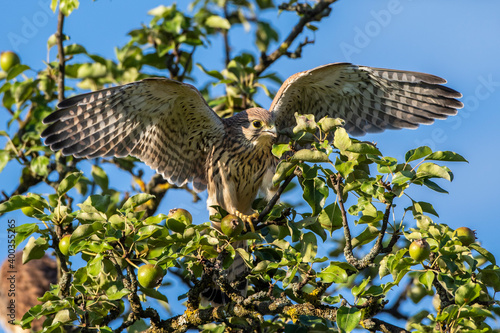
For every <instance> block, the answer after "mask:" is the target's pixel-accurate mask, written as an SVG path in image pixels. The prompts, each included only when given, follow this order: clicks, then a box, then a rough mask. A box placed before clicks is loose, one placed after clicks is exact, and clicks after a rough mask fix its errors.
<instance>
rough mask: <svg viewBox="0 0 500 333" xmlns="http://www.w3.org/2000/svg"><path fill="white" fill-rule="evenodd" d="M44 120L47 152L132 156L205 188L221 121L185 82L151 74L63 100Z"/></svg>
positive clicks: (171, 177) (165, 174)
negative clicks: (208, 162) (207, 163)
mask: <svg viewBox="0 0 500 333" xmlns="http://www.w3.org/2000/svg"><path fill="white" fill-rule="evenodd" d="M58 108H59V109H58V110H57V111H55V112H53V113H52V114H50V115H49V116H48V117H47V118H45V119H44V123H46V124H47V123H50V125H49V126H48V127H47V129H46V130H45V131H44V132H43V133H42V137H43V138H45V144H46V145H48V146H50V148H51V149H52V150H54V151H55V150H60V149H62V153H63V154H64V155H73V156H75V157H86V158H93V157H98V156H102V157H109V156H116V157H124V156H127V155H132V156H135V157H137V158H139V159H140V160H141V161H144V162H145V163H146V164H147V165H148V166H150V167H151V168H152V169H154V170H156V171H157V172H158V173H160V174H162V175H163V177H164V178H165V179H167V180H168V181H169V182H170V183H173V184H177V185H183V184H185V183H187V182H193V185H194V188H195V189H196V190H198V191H201V190H204V189H205V188H206V183H207V182H206V174H205V173H206V171H205V161H206V156H207V153H208V150H209V149H210V147H211V146H212V144H213V142H214V141H215V140H220V139H221V138H222V136H223V135H224V125H223V123H222V120H221V119H220V118H219V116H217V115H216V114H215V112H214V111H213V110H212V109H211V108H210V107H209V106H208V104H207V103H206V101H205V100H204V99H203V97H202V96H201V94H200V93H199V92H198V90H196V88H194V87H193V86H191V85H189V84H184V83H180V82H177V81H173V80H169V79H164V78H151V79H145V80H142V81H137V82H133V83H130V84H126V85H123V86H118V87H114V88H109V89H104V90H99V91H95V92H91V93H87V94H83V95H78V96H74V97H71V98H69V99H66V100H64V101H62V102H61V103H59V105H58Z"/></svg>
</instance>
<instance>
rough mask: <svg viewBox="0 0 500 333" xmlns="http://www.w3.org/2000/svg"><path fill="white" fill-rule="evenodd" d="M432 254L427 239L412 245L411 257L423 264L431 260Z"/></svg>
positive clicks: (419, 240)
mask: <svg viewBox="0 0 500 333" xmlns="http://www.w3.org/2000/svg"><path fill="white" fill-rule="evenodd" d="M429 254H431V246H430V245H429V243H427V241H426V240H425V239H418V240H416V241H413V243H411V244H410V257H412V258H413V259H414V260H416V261H418V262H422V261H424V260H426V259H428V258H429Z"/></svg>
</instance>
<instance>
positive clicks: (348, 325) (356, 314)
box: [337, 306, 362, 333]
mask: <svg viewBox="0 0 500 333" xmlns="http://www.w3.org/2000/svg"><path fill="white" fill-rule="evenodd" d="M361 315H362V313H361V310H359V309H356V308H348V307H345V306H341V307H340V308H339V309H338V310H337V326H338V328H339V330H340V332H341V333H344V332H351V331H353V330H354V329H355V328H356V327H357V326H358V324H359V322H360V320H361Z"/></svg>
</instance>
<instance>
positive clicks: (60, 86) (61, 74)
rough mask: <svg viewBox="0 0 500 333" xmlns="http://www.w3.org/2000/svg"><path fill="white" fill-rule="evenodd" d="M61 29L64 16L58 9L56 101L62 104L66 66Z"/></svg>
mask: <svg viewBox="0 0 500 333" xmlns="http://www.w3.org/2000/svg"><path fill="white" fill-rule="evenodd" d="M63 27H64V14H63V13H62V12H61V9H59V14H58V16H57V33H56V38H57V54H58V57H59V74H58V75H57V92H58V95H59V96H58V97H57V98H58V100H59V102H62V101H63V100H64V87H65V86H64V84H65V83H64V79H65V73H66V67H65V66H66V65H65V59H64V47H63V39H64V34H63Z"/></svg>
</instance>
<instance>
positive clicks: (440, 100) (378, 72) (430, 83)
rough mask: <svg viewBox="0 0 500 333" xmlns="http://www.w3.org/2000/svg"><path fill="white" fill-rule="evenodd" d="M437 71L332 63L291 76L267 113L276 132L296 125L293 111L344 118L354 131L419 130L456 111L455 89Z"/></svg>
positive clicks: (352, 132)
mask: <svg viewBox="0 0 500 333" xmlns="http://www.w3.org/2000/svg"><path fill="white" fill-rule="evenodd" d="M444 83H446V80H444V79H443V78H440V77H438V76H435V75H431V74H426V73H419V72H410V71H399V70H392V69H384V68H371V67H366V66H355V65H352V64H349V63H335V64H329V65H325V66H320V67H317V68H314V69H312V70H309V71H305V72H301V73H297V74H295V75H292V76H291V77H289V78H288V79H287V80H286V81H285V82H284V83H283V85H282V86H281V88H280V90H279V91H278V93H277V94H276V96H275V98H274V100H273V102H272V104H271V108H270V110H271V112H273V114H274V117H275V122H276V126H277V128H278V129H279V130H282V129H284V128H287V127H291V126H294V124H295V117H294V113H295V112H298V113H299V114H311V113H312V114H314V115H315V117H316V119H320V118H322V117H324V116H327V115H328V116H329V117H333V118H337V117H338V118H342V119H344V120H345V121H346V125H345V128H346V130H347V131H348V132H350V133H351V134H353V135H363V134H365V133H367V132H381V131H383V130H385V129H400V128H412V129H414V128H417V127H418V126H419V125H420V124H432V123H433V122H434V119H445V118H447V117H448V116H450V115H455V114H456V113H457V109H460V108H462V107H463V104H462V103H461V102H460V101H458V100H457V99H456V98H460V97H462V94H460V93H459V92H457V91H455V90H453V89H451V88H449V87H446V86H443V85H442V84H444Z"/></svg>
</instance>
